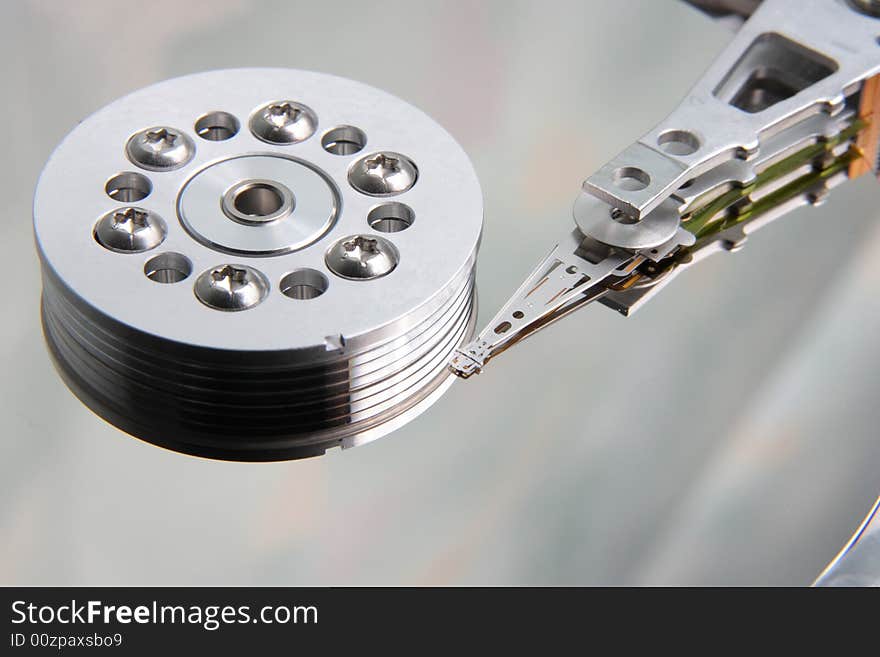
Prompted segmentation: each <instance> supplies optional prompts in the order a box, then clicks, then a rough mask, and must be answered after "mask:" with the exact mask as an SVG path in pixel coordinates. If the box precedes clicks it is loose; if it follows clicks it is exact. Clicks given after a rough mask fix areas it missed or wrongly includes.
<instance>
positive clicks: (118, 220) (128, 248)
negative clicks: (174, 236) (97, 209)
mask: <svg viewBox="0 0 880 657" xmlns="http://www.w3.org/2000/svg"><path fill="white" fill-rule="evenodd" d="M167 232H168V228H167V227H166V226H165V222H164V221H163V220H162V217H160V216H159V215H157V214H156V213H155V212H150V211H149V210H145V209H143V208H136V207H132V206H129V207H125V208H118V209H116V210H111V211H110V212H108V213H107V214H105V215H104V216H103V217H101V220H100V221H99V222H98V224H97V226H95V239H96V240H98V242H99V243H100V244H101V246H103V247H105V248H108V249H110V250H111V251H118V252H119V253H142V252H144V251H149V250H150V249H155V248H156V247H157V246H159V245H160V244H161V243H162V241H163V240H164V239H165V234H166V233H167Z"/></svg>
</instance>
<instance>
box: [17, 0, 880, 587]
mask: <svg viewBox="0 0 880 657" xmlns="http://www.w3.org/2000/svg"><path fill="white" fill-rule="evenodd" d="M729 38H730V33H728V32H727V31H726V30H725V29H724V28H723V27H722V26H721V25H718V24H715V23H713V22H712V21H711V20H710V19H708V18H706V17H705V16H703V15H702V14H700V13H698V12H697V11H696V10H695V9H693V8H692V7H690V6H688V5H685V4H684V3H681V2H677V1H675V0H664V1H657V0H642V1H629V2H614V1H612V0H608V1H605V2H599V1H592V2H586V1H584V0H573V1H571V2H563V1H547V0H543V1H542V2H537V1H533V2H511V1H509V0H496V1H494V2H477V1H473V2H466V1H462V0H458V1H455V2H436V1H435V2H420V1H414V0H406V1H394V2H392V1H387V0H386V1H383V2H380V3H375V2H374V3H365V2H338V1H331V0H322V1H321V2H299V1H294V0H278V1H275V2H252V1H246V0H210V1H208V2H202V1H193V2H180V1H179V0H173V1H172V0H153V1H152V2H149V3H144V2H134V1H118V0H101V1H97V0H92V1H90V0H79V1H71V2H53V1H50V0H40V1H37V0H34V1H28V0H14V1H7V2H4V3H3V4H2V6H0V70H2V88H3V91H4V94H3V102H2V103H0V118H2V122H3V125H5V126H6V130H5V131H4V137H3V141H4V143H5V144H6V146H5V147H4V152H6V154H7V155H6V157H5V158H3V159H2V160H0V185H2V198H3V201H4V204H5V207H6V212H5V216H4V218H3V221H2V223H0V244H2V245H3V270H4V274H5V276H4V280H5V284H4V285H3V292H4V298H5V299H6V302H5V304H4V311H3V321H2V322H0V336H2V340H0V351H2V357H3V365H4V367H3V370H2V372H3V373H2V375H0V584H6V585H11V584H30V585H51V584H55V585H72V584H89V585H138V584H141V585H163V584H167V585H172V584H181V585H187V584H229V585H246V584H252V585H298V584H301V585H332V584H354V585H359V584H416V585H420V584H527V585H552V584H560V585H565V584H635V585H641V584H651V585H653V584H779V585H798V584H809V583H810V582H812V580H813V579H814V578H815V577H816V576H817V575H818V573H819V572H820V571H821V569H822V568H823V567H824V565H825V564H826V563H827V562H828V561H829V560H830V559H831V558H832V557H833V556H834V555H835V554H836V552H837V551H838V550H839V549H840V547H841V546H842V545H843V544H844V543H845V541H846V540H847V539H848V537H849V536H850V534H851V533H852V532H853V531H854V529H855V528H856V527H857V525H858V523H859V521H860V520H861V518H862V517H863V516H864V515H865V513H866V512H867V511H868V509H869V508H870V507H871V504H872V502H873V500H874V498H875V497H876V495H877V493H878V492H880V474H878V473H880V469H878V467H877V464H878V463H880V440H878V426H880V404H878V403H877V398H878V391H880V380H878V365H880V341H878V340H877V335H878V333H880V304H878V303H877V302H876V296H875V295H876V290H877V287H878V284H880V269H878V268H877V267H876V266H874V265H875V263H877V262H880V223H878V222H877V219H878V215H880V208H878V200H880V187H878V186H877V184H876V183H875V182H874V181H872V180H870V179H868V178H870V177H869V176H866V177H863V178H862V179H859V180H858V181H856V182H853V183H850V184H848V185H846V186H844V187H842V188H839V189H838V190H837V191H835V193H833V194H832V195H831V197H830V199H829V201H828V202H827V204H826V205H824V206H822V207H821V208H819V209H816V210H809V209H807V210H801V211H798V212H797V213H796V214H794V215H791V216H789V217H786V218H784V219H783V220H781V221H779V222H777V223H775V224H773V225H771V226H770V227H768V228H767V229H765V230H763V231H761V232H760V233H758V234H757V235H756V236H755V237H754V239H752V240H751V241H750V243H749V244H748V246H747V247H746V248H745V249H744V250H743V251H742V252H739V253H737V254H734V255H723V256H717V257H715V258H714V259H710V260H709V261H707V262H706V263H704V264H703V265H701V266H700V267H697V268H694V269H693V270H691V271H689V272H687V273H685V274H683V275H682V276H681V277H680V278H678V279H677V280H676V281H675V282H674V283H673V284H672V285H670V286H669V287H668V288H667V289H666V290H664V291H663V293H662V294H661V295H659V297H658V298H656V299H655V300H654V301H652V302H651V303H650V304H648V305H647V306H646V307H645V308H644V309H643V310H641V311H640V312H639V313H638V314H636V316H635V317H633V318H630V319H624V318H622V317H619V316H618V315H616V314H615V313H614V312H612V311H611V310H609V309H606V308H604V307H600V306H594V307H593V306H591V307H589V308H588V309H586V310H584V311H581V312H580V313H577V314H575V315H573V316H572V317H570V318H569V319H566V320H564V321H563V322H562V323H560V324H558V325H556V326H554V327H552V328H550V329H548V330H547V331H545V332H543V333H541V334H539V335H538V336H536V337H535V338H533V339H530V340H528V341H527V342H525V343H523V344H522V345H521V346H519V347H517V348H516V349H514V350H512V351H510V352H508V353H506V354H504V355H503V356H501V357H499V358H498V360H497V361H494V362H493V363H492V366H491V367H489V368H488V369H487V371H486V372H485V373H484V374H482V375H480V376H479V377H476V378H473V379H471V380H469V381H467V382H459V383H456V385H454V386H453V387H452V389H451V390H450V391H449V392H448V393H447V394H446V396H445V397H444V398H443V399H441V400H440V402H438V403H437V404H436V405H435V406H434V407H432V408H431V409H430V410H429V411H428V412H427V413H425V414H424V415H423V416H421V417H420V418H418V419H417V420H416V421H414V422H412V423H411V424H409V425H408V426H406V427H405V428H403V429H402V430H400V431H397V432H396V433H394V434H392V435H390V436H388V437H386V438H383V439H382V440H380V441H377V442H375V443H372V444H370V445H367V446H365V447H360V448H357V449H353V450H348V451H345V452H339V451H338V450H337V451H334V452H332V453H331V454H330V455H328V456H326V457H324V458H319V459H312V460H307V461H298V462H288V463H276V464H251V465H249V464H232V463H220V462H212V461H207V460H200V459H195V458H191V457H187V456H182V455H178V454H174V453H171V452H167V451H164V450H161V449H158V448H156V447H152V446H150V445H147V444H145V443H142V442H140V441H137V440H134V439H132V438H129V437H127V436H125V435H124V434H122V433H120V432H118V431H117V430H115V429H114V428H112V427H111V426H109V425H107V424H105V423H104V422H103V421H101V420H100V419H98V418H97V417H96V416H94V415H93V414H92V413H91V412H89V411H88V410H87V409H86V408H85V407H84V406H82V405H81V404H80V403H79V402H78V401H77V400H76V399H75V398H74V397H73V395H72V394H71V393H69V392H68V391H67V389H66V388H65V387H64V385H63V384H62V383H61V381H60V379H59V378H58V377H57V376H56V374H55V372H54V370H53V368H52V366H51V364H50V362H49V358H48V356H47V354H46V352H45V349H44V346H43V343H42V337H41V331H40V325H39V312H38V307H39V295H40V281H39V265H38V261H37V257H36V253H35V251H34V248H33V243H32V235H31V200H32V194H33V188H34V185H35V182H36V179H37V176H38V175H39V172H40V170H41V168H42V166H43V164H44V162H45V160H46V159H47V158H48V156H49V154H50V152H51V151H52V149H53V148H54V146H55V145H56V144H57V143H58V142H59V141H60V140H61V139H62V138H63V136H64V135H65V134H66V133H67V132H68V131H69V130H70V129H71V128H72V127H73V126H74V125H75V124H76V123H77V121H79V120H81V119H83V118H84V117H86V116H88V115H89V114H90V113H92V112H93V111H94V110H96V109H98V108H99V107H101V106H102V105H104V104H106V103H108V102H110V101H111V100H113V99H115V98H117V97H118V96H121V95H123V94H125V93H127V92H129V91H132V90H134V89H136V88H139V87H142V86H144V85H148V84H150V83H153V82H156V81H159V80H162V79H164V78H168V77H173V76H177V75H181V74H185V73H190V72H195V71H202V70H207V69H214V68H224V67H239V66H284V67H294V68H305V69H313V70H318V71H324V72H328V73H333V74H337V75H342V76H346V77H350V78H354V79H356V80H360V81H362V82H366V83H368V84H372V85H374V86H377V87H379V88H382V89H384V90H386V91H389V92H391V93H393V94H396V95H398V96H400V97H401V98H403V99H405V100H407V101H409V102H411V103H413V104H415V105H416V106H418V107H420V108H421V109H423V110H425V111H426V112H427V113H428V114H430V115H431V116H433V117H434V118H435V119H436V120H437V121H438V122H439V123H441V124H442V125H443V126H445V127H446V128H447V129H448V130H449V131H450V132H451V133H452V134H453V135H454V136H455V137H456V138H457V139H458V140H459V141H460V142H461V143H462V145H463V146H464V148H465V150H466V151H467V152H468V153H469V154H470V155H471V157H472V158H473V160H474V163H475V165H476V168H477V172H478V174H479V176H480V180H481V183H482V186H483V192H484V197H485V203H486V217H485V232H484V237H483V245H482V250H481V255H480V260H479V267H478V285H479V291H480V305H481V312H480V316H481V324H482V323H484V322H485V321H488V319H489V318H490V316H491V315H493V314H494V313H495V311H496V310H497V309H498V308H499V307H500V306H501V305H502V303H503V302H504V301H506V299H507V297H508V295H509V294H510V293H511V292H512V291H513V290H514V289H515V288H516V287H517V286H518V285H519V283H520V281H521V280H522V278H523V277H524V276H525V275H526V274H527V273H528V272H529V271H530V270H531V268H532V267H533V265H534V264H536V263H537V261H538V260H539V259H540V258H541V257H543V256H544V255H545V254H546V252H547V251H548V250H549V249H550V247H551V246H552V244H551V241H552V240H553V239H554V238H555V236H556V235H557V234H559V233H561V231H563V230H566V229H567V228H569V227H570V226H571V225H572V218H571V204H572V202H573V200H574V198H575V196H576V194H577V192H578V189H579V185H580V183H581V181H582V180H583V178H585V177H586V176H587V175H588V174H589V173H590V172H591V171H592V170H594V169H596V168H598V167H599V166H600V165H601V164H603V163H604V162H605V161H606V160H607V159H609V158H610V157H612V156H613V155H615V154H616V153H617V152H618V151H619V150H621V149H622V148H623V147H625V146H626V145H628V144H629V143H630V142H632V141H633V140H635V139H636V138H637V137H638V136H639V135H641V133H643V132H644V131H646V130H648V129H649V128H651V127H652V125H653V124H655V123H657V122H658V121H659V120H660V119H661V118H663V116H665V114H666V113H667V112H668V111H670V110H671V109H672V108H673V107H674V106H675V105H676V104H677V102H678V100H679V99H680V97H681V96H682V95H683V94H684V93H686V92H687V90H688V88H689V87H690V85H691V83H692V82H693V81H694V80H695V79H696V78H697V76H699V75H700V74H701V72H702V71H703V69H704V68H705V67H706V66H708V64H709V62H710V61H711V59H712V58H713V57H714V56H715V55H716V54H717V53H718V52H719V51H720V50H721V49H722V48H723V47H724V45H725V44H726V43H727V41H728V40H729ZM71 211H73V212H75V208H72V209H71Z"/></svg>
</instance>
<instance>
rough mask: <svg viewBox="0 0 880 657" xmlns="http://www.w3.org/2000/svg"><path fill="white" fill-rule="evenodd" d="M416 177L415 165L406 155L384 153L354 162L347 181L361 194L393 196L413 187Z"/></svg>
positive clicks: (417, 173) (374, 154)
mask: <svg viewBox="0 0 880 657" xmlns="http://www.w3.org/2000/svg"><path fill="white" fill-rule="evenodd" d="M418 175H419V172H418V169H417V168H416V165H415V164H414V163H413V161H412V160H410V159H409V158H408V157H407V156H406V155H401V154H400V153H390V152H387V151H386V152H382V153H373V154H372V155H367V156H365V157H362V158H361V159H359V160H358V161H357V162H355V163H354V165H353V166H352V167H351V171H349V173H348V180H349V182H350V183H351V186H352V187H354V188H355V189H356V190H358V191H359V192H361V193H363V194H369V195H370V196H394V195H395V194H402V193H403V192H405V191H406V190H408V189H409V188H410V187H412V186H413V185H415V184H416V179H417V178H418Z"/></svg>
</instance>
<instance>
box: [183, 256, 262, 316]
mask: <svg viewBox="0 0 880 657" xmlns="http://www.w3.org/2000/svg"><path fill="white" fill-rule="evenodd" d="M194 289H195V294H196V297H197V298H198V300H199V301H201V302H202V303H203V304H205V305H206V306H208V307H210V308H214V309H216V310H227V311H235V310H247V309H248V308H253V307H254V306H256V305H257V304H258V303H260V302H261V301H262V300H263V299H265V298H266V295H267V294H268V293H269V282H268V281H267V280H266V277H265V276H263V274H261V273H260V272H258V271H257V270H256V269H253V268H252V267H247V266H245V265H220V266H218V267H214V268H213V269H209V270H208V271H206V272H203V273H202V274H201V275H200V276H199V277H198V278H197V279H196V283H195V288H194Z"/></svg>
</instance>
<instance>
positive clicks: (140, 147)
mask: <svg viewBox="0 0 880 657" xmlns="http://www.w3.org/2000/svg"><path fill="white" fill-rule="evenodd" d="M125 153H126V155H128V159H129V160H131V161H132V162H134V163H135V164H136V165H137V166H139V167H141V168H142V169H147V170H148V171H173V170H174V169H179V168H180V167H182V166H184V165H185V164H187V163H188V162H189V161H190V160H191V159H192V158H193V156H194V155H195V154H196V145H195V143H193V140H192V139H190V138H189V136H188V135H186V134H184V133H183V132H181V131H180V130H175V129H174V128H168V127H166V126H157V127H154V128H147V129H146V130H141V131H140V132H138V133H135V134H134V135H132V137H131V138H130V139H129V140H128V143H127V144H126V145H125Z"/></svg>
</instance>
